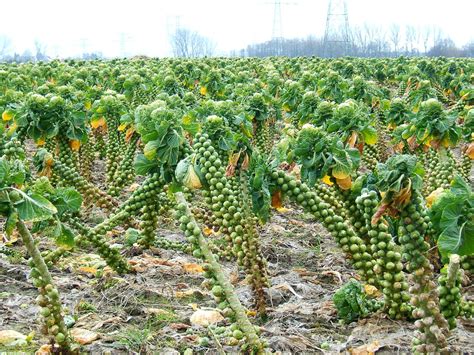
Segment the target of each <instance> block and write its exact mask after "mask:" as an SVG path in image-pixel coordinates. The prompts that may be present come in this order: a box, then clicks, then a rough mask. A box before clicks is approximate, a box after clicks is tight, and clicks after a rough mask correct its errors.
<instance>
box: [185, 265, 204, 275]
mask: <svg viewBox="0 0 474 355" xmlns="http://www.w3.org/2000/svg"><path fill="white" fill-rule="evenodd" d="M183 269H184V270H185V271H186V272H188V273H190V274H200V273H202V272H204V269H203V268H202V266H201V265H199V264H192V263H185V264H183Z"/></svg>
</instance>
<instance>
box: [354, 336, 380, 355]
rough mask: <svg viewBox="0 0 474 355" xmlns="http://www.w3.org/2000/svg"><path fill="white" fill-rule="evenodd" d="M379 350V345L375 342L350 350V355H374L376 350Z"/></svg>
mask: <svg viewBox="0 0 474 355" xmlns="http://www.w3.org/2000/svg"><path fill="white" fill-rule="evenodd" d="M379 349H380V343H379V342H378V341H377V340H376V341H374V342H372V343H370V344H368V345H367V344H364V345H361V346H358V347H357V348H354V349H350V350H349V353H350V354H351V355H374V354H375V352H376V351H377V350H379Z"/></svg>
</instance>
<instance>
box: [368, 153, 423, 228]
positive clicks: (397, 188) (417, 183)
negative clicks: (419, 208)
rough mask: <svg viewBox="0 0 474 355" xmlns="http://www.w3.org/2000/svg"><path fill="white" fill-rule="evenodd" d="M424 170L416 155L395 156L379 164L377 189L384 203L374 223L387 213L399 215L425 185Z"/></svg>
mask: <svg viewBox="0 0 474 355" xmlns="http://www.w3.org/2000/svg"><path fill="white" fill-rule="evenodd" d="M423 175H424V170H423V167H422V166H421V164H420V163H419V162H418V159H417V157H416V156H414V155H406V154H401V155H394V156H392V157H390V158H389V159H388V160H387V162H386V163H385V164H381V163H379V164H377V169H376V176H377V183H376V185H377V188H378V189H379V191H380V192H381V195H382V201H381V203H380V206H379V209H378V211H377V212H376V214H375V215H374V217H373V219H372V223H375V222H376V221H378V219H379V218H380V217H381V216H382V215H383V214H385V213H389V214H395V215H396V214H398V213H399V212H400V211H401V210H402V209H403V208H404V207H405V206H406V205H407V204H408V203H409V202H410V201H411V197H412V194H413V192H414V191H419V190H420V189H421V187H422V184H423V178H422V176H423Z"/></svg>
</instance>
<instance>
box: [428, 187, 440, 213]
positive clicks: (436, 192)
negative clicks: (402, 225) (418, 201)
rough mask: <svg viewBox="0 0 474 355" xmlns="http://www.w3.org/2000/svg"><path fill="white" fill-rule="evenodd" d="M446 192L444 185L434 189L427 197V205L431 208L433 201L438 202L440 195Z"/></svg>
mask: <svg viewBox="0 0 474 355" xmlns="http://www.w3.org/2000/svg"><path fill="white" fill-rule="evenodd" d="M443 192H444V189H443V188H442V187H438V188H437V189H436V190H434V191H433V192H432V193H430V195H429V196H428V197H427V198H426V206H427V207H428V208H429V207H431V206H432V205H433V203H435V202H436V200H437V199H438V197H439V196H440V195H441V194H442V193H443Z"/></svg>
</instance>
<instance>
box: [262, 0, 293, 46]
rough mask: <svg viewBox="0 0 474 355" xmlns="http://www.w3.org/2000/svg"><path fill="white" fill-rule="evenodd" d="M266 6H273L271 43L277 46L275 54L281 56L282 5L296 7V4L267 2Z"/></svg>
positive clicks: (279, 0) (278, 1)
mask: <svg viewBox="0 0 474 355" xmlns="http://www.w3.org/2000/svg"><path fill="white" fill-rule="evenodd" d="M266 4H270V5H273V25H272V41H274V42H275V43H276V45H277V48H276V52H277V53H276V54H277V55H281V54H282V51H283V48H282V42H283V38H284V36H283V24H282V23H283V21H282V11H281V8H282V5H297V3H296V2H289V1H281V0H273V1H272V2H267V3H266Z"/></svg>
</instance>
